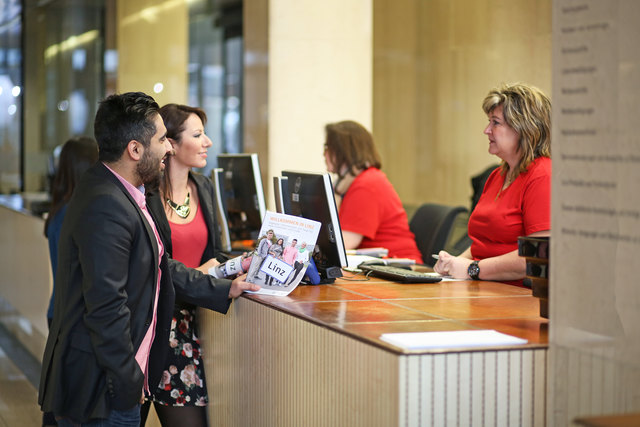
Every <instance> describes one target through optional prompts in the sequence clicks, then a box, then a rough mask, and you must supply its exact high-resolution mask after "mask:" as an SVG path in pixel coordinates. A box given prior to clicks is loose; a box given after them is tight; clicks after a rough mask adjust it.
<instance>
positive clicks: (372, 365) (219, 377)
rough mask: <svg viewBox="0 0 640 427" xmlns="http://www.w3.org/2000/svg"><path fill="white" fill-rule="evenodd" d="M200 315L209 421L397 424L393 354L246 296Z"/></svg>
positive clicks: (220, 423)
mask: <svg viewBox="0 0 640 427" xmlns="http://www.w3.org/2000/svg"><path fill="white" fill-rule="evenodd" d="M200 319H201V322H200V324H201V327H200V329H201V334H202V337H201V339H202V341H203V348H204V352H205V353H204V357H205V369H206V375H207V386H208V389H209V398H210V402H211V404H210V406H209V417H210V424H211V425H218V426H276V425H277V426H302V425H304V426H329V425H331V426H338V425H349V426H355V425H367V426H390V425H396V424H397V422H398V369H397V363H398V358H397V356H396V355H394V354H391V353H389V352H387V351H384V350H381V349H379V348H377V347H373V346H370V345H368V344H365V343H362V342H360V341H357V340H354V339H352V338H350V337H347V336H345V335H342V334H338V333H336V332H333V331H331V330H329V329H326V328H323V327H319V326H317V325H314V324H312V323H309V322H307V321H304V320H301V319H298V318H295V317H293V316H290V315H287V314H285V313H282V312H279V311H276V310H274V309H271V308H268V307H265V306H263V305H260V304H257V303H255V302H253V301H249V300H245V299H239V300H237V301H235V302H234V304H233V306H232V308H231V309H230V311H229V313H228V314H227V315H226V316H222V315H219V314H217V313H211V312H207V311H204V310H203V311H201V312H200Z"/></svg>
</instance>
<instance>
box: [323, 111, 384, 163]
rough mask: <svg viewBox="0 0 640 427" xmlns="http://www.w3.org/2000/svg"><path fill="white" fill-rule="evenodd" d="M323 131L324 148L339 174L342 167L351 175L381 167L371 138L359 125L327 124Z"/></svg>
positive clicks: (351, 123) (347, 123)
mask: <svg viewBox="0 0 640 427" xmlns="http://www.w3.org/2000/svg"><path fill="white" fill-rule="evenodd" d="M325 130H326V133H327V138H326V142H325V144H324V147H325V149H326V150H328V152H329V155H330V156H331V157H332V158H333V161H334V163H335V165H336V167H337V169H338V170H337V172H338V173H339V174H341V172H340V171H341V169H342V168H343V167H344V166H346V167H347V172H350V173H351V174H352V175H356V174H357V173H358V171H359V170H363V169H367V168H369V167H374V168H377V169H380V168H381V167H382V162H381V161H380V154H378V150H376V146H375V145H374V143H373V136H372V135H371V133H370V132H369V131H368V130H367V129H365V127H364V126H362V125H361V124H360V123H357V122H354V121H351V120H345V121H342V122H338V123H329V124H328V125H326V126H325Z"/></svg>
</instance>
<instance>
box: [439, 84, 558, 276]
mask: <svg viewBox="0 0 640 427" xmlns="http://www.w3.org/2000/svg"><path fill="white" fill-rule="evenodd" d="M482 109H483V110H484V112H485V113H486V114H487V117H488V119H489V124H488V125H487V127H486V128H485V129H484V133H485V135H487V137H488V139H489V153H491V154H493V155H495V156H497V157H499V158H500V159H501V160H502V162H501V167H500V168H498V169H496V170H495V171H493V173H491V175H490V176H489V178H488V179H487V182H486V184H485V187H484V190H483V192H482V195H481V196H480V200H479V201H478V204H477V205H476V207H475V209H474V210H473V212H472V214H471V217H470V218H469V226H468V232H469V237H470V238H471V241H472V243H471V246H470V247H469V248H468V249H467V250H465V251H464V252H463V253H462V254H461V255H460V256H452V255H451V254H449V253H447V252H445V251H440V253H439V260H438V262H437V263H436V265H435V266H434V269H435V271H437V272H438V273H441V274H446V275H451V276H453V277H454V278H461V279H469V278H471V279H473V280H497V281H502V282H507V283H511V284H514V285H522V279H523V278H524V276H525V268H526V263H525V260H524V259H523V258H522V257H520V256H518V236H548V235H549V231H550V229H551V220H550V215H551V197H550V194H551V102H550V100H549V98H548V97H547V96H546V95H545V94H544V93H542V91H540V90H539V89H537V88H535V87H532V86H527V85H524V84H511V85H503V86H501V87H498V88H495V89H492V90H491V91H490V92H489V94H488V95H487V96H486V98H485V99H484V101H483V103H482Z"/></svg>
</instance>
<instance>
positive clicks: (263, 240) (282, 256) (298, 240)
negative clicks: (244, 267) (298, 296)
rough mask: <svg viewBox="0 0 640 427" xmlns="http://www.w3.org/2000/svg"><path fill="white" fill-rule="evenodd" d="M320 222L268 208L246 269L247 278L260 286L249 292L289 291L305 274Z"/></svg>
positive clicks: (271, 292) (286, 293) (284, 292)
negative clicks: (272, 210) (256, 289)
mask: <svg viewBox="0 0 640 427" xmlns="http://www.w3.org/2000/svg"><path fill="white" fill-rule="evenodd" d="M320 226H321V224H320V223H319V222H318V221H313V220H310V219H306V218H301V217H298V216H293V215H285V214H280V213H276V212H270V211H267V213H266V215H265V216H264V220H263V221H262V227H261V228H260V237H259V238H258V240H257V241H256V246H255V249H254V250H253V251H252V252H251V254H250V255H251V264H250V265H249V267H248V272H247V281H248V282H252V283H256V284H258V285H260V286H261V289H260V290H259V291H256V292H250V293H255V294H263V295H279V296H284V295H288V294H289V293H291V292H292V291H293V290H294V289H295V288H296V286H298V284H299V283H300V281H301V280H302V278H303V277H304V275H305V272H306V270H307V266H308V265H309V259H310V258H311V254H313V250H314V248H315V245H316V241H317V240H318V233H319V232H320Z"/></svg>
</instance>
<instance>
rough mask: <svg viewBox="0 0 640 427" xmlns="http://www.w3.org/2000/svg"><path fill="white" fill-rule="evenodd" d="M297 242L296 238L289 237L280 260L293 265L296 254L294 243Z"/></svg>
mask: <svg viewBox="0 0 640 427" xmlns="http://www.w3.org/2000/svg"><path fill="white" fill-rule="evenodd" d="M297 244H298V239H291V244H290V245H289V246H287V247H286V248H284V251H283V253H282V260H283V261H284V262H286V263H287V264H289V265H293V263H294V262H295V261H296V255H297V253H298V248H296V245H297Z"/></svg>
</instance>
